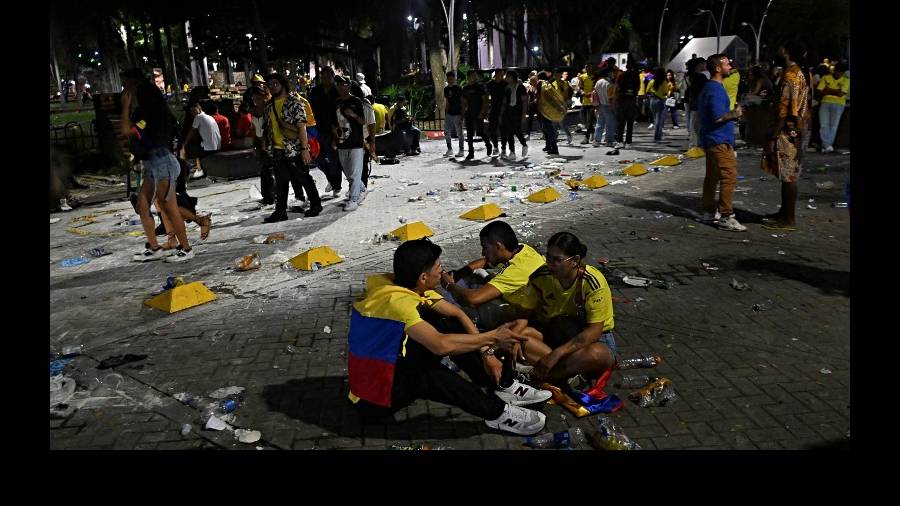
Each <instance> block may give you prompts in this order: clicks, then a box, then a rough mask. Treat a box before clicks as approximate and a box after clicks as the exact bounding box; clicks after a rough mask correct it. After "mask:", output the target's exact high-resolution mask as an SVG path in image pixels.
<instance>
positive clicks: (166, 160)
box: [141, 148, 181, 199]
mask: <svg viewBox="0 0 900 506" xmlns="http://www.w3.org/2000/svg"><path fill="white" fill-rule="evenodd" d="M141 163H142V165H143V166H144V171H143V178H144V179H145V180H148V181H153V186H154V195H155V194H156V185H157V184H159V183H160V182H161V181H168V182H169V194H168V195H167V196H166V198H167V199H168V198H170V197H172V195H174V194H175V186H176V182H177V180H178V174H180V173H181V165H179V164H178V159H177V158H175V155H173V154H172V152H171V151H169V150H168V149H166V148H160V149H155V150H153V151H151V152H150V158H148V159H146V160H143V161H142V162H141Z"/></svg>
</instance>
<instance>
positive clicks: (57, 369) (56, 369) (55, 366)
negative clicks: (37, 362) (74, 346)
mask: <svg viewBox="0 0 900 506" xmlns="http://www.w3.org/2000/svg"><path fill="white" fill-rule="evenodd" d="M69 362H70V361H69V360H54V361H53V362H50V376H56V375H58V374H62V372H63V369H65V367H66V364H68V363H69Z"/></svg>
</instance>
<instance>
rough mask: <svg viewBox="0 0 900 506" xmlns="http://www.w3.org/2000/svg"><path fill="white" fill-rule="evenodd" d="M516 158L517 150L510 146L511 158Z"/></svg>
mask: <svg viewBox="0 0 900 506" xmlns="http://www.w3.org/2000/svg"><path fill="white" fill-rule="evenodd" d="M515 159H516V150H515V148H509V160H515Z"/></svg>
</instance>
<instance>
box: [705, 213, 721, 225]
mask: <svg viewBox="0 0 900 506" xmlns="http://www.w3.org/2000/svg"><path fill="white" fill-rule="evenodd" d="M721 219H722V215H721V214H719V211H716V213H715V214H713V213H703V216H701V217H700V222H701V223H713V222H716V221H719V220H721Z"/></svg>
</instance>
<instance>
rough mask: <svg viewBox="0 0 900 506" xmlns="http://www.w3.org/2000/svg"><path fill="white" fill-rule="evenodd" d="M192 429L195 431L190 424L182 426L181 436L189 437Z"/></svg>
mask: <svg viewBox="0 0 900 506" xmlns="http://www.w3.org/2000/svg"><path fill="white" fill-rule="evenodd" d="M191 429H193V427H191V424H189V423H186V424H184V425H182V426H181V435H182V436H187V435H188V434H190V433H191Z"/></svg>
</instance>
